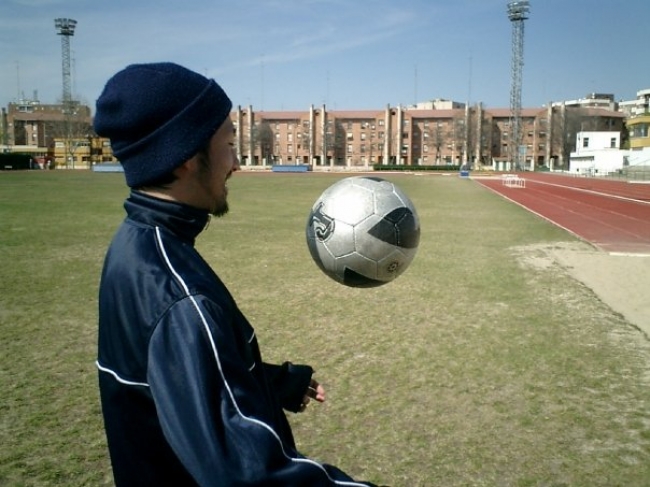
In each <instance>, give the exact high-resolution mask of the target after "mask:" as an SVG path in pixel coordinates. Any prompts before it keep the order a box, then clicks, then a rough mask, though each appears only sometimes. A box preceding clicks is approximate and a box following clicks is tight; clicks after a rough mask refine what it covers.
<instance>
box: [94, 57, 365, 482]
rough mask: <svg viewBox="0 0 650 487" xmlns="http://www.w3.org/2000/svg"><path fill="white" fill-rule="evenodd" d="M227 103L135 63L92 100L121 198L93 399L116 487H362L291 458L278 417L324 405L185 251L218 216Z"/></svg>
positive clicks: (225, 162)
mask: <svg viewBox="0 0 650 487" xmlns="http://www.w3.org/2000/svg"><path fill="white" fill-rule="evenodd" d="M231 107H232V104H231V102H230V100H229V99H228V96H227V95H226V93H225V92H224V91H223V90H222V89H221V87H220V86H219V85H218V84H217V83H216V82H215V81H214V80H208V79H207V78H205V77H203V76H201V75H200V74H197V73H195V72H192V71H189V70H187V69H185V68H183V67H181V66H178V65H176V64H172V63H157V64H136V65H131V66H128V67H127V68H125V69H124V70H122V71H120V72H118V73H117V74H116V75H114V76H113V77H112V78H111V79H110V80H109V81H108V82H107V84H106V86H105V88H104V90H103V92H102V94H101V96H100V97H99V99H98V100H97V111H96V116H95V120H94V126H95V130H96V132H97V134H99V135H101V136H105V137H108V138H109V139H110V141H111V146H112V149H113V151H114V154H115V156H116V157H117V158H118V159H119V160H120V162H121V164H122V166H123V168H124V173H125V176H126V183H127V185H128V186H129V187H130V188H131V193H130V195H129V196H128V198H127V199H126V202H125V205H124V206H125V209H126V213H127V216H126V219H125V220H124V222H123V223H122V225H121V226H120V228H119V229H118V230H117V233H116V235H115V236H114V238H113V241H112V243H111V245H110V247H109V249H108V253H107V255H106V260H105V263H104V268H103V271H102V276H101V283H100V289H99V353H98V359H97V367H98V368H99V388H100V394H101V402H102V410H103V416H104V423H105V427H106V435H107V439H108V447H109V450H110V455H111V462H112V466H113V474H114V478H115V483H116V485H117V486H118V487H124V486H156V487H160V486H174V487H184V486H192V485H201V486H223V487H225V486H235V485H236V486H245V485H257V486H311V487H316V486H330V485H344V486H361V485H372V484H369V483H361V482H355V481H354V480H352V479H351V478H350V477H349V476H348V475H346V474H345V473H343V472H342V471H340V470H339V469H337V468H335V467H333V466H330V465H324V464H320V463H317V462H315V461H313V460H310V459H307V458H305V457H304V456H302V455H301V454H300V453H298V452H297V451H296V446H295V443H294V440H293V437H292V433H291V429H290V426H289V423H288V421H287V419H286V417H285V413H284V411H283V408H284V409H286V410H288V411H291V412H299V411H302V410H304V409H305V407H306V406H307V404H308V403H309V402H310V400H316V401H318V402H322V401H324V400H325V391H324V390H323V387H322V386H321V385H320V384H319V383H318V382H317V381H316V380H315V379H314V378H312V374H313V370H312V368H311V367H309V366H306V365H294V364H291V363H290V362H285V363H284V364H282V365H270V364H267V363H264V362H263V361H262V357H261V355H260V350H259V348H258V344H257V339H256V337H255V332H254V330H253V328H252V327H251V325H250V324H249V322H248V321H247V320H246V318H245V317H244V315H243V314H242V313H241V311H240V310H239V309H238V307H237V304H236V303H235V301H234V299H233V298H232V296H231V295H230V293H229V292H228V289H227V288H226V286H225V285H224V283H222V282H221V280H220V279H219V277H218V276H217V275H216V274H215V273H214V271H213V270H212V269H211V268H210V266H209V265H208V264H207V263H206V262H205V261H204V260H203V258H202V257H201V256H200V255H199V254H198V252H197V251H196V249H195V248H194V241H195V239H196V237H197V236H198V235H199V233H201V231H202V230H203V229H205V227H206V225H207V223H208V221H209V220H210V216H211V215H214V216H222V215H225V214H226V213H227V212H228V202H227V195H228V189H227V186H226V182H227V180H228V178H230V176H231V175H232V174H233V172H235V171H237V170H238V169H239V161H238V160H237V156H236V154H235V151H234V148H233V145H234V128H233V124H232V122H231V120H230V117H229V114H230V110H231Z"/></svg>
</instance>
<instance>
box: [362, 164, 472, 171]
mask: <svg viewBox="0 0 650 487" xmlns="http://www.w3.org/2000/svg"><path fill="white" fill-rule="evenodd" d="M372 169H373V170H374V171H444V172H450V171H453V172H455V171H460V166H455V165H451V166H409V165H399V166H398V165H396V164H392V165H382V164H374V165H373V166H372Z"/></svg>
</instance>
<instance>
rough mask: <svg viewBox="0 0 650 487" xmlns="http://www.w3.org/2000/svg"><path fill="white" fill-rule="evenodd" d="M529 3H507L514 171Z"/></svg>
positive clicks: (517, 163)
mask: <svg viewBox="0 0 650 487" xmlns="http://www.w3.org/2000/svg"><path fill="white" fill-rule="evenodd" d="M529 9H530V2H529V1H528V0H519V1H516V2H510V3H508V18H509V19H510V22H512V62H511V84H510V140H509V143H508V156H509V159H510V162H511V163H513V164H514V165H515V168H516V169H519V168H521V167H522V164H521V163H522V160H521V158H522V157H521V156H522V155H523V154H522V153H521V149H520V147H521V144H522V140H523V137H522V124H521V78H522V77H521V75H522V68H523V65H524V21H525V20H526V19H527V18H528V12H529Z"/></svg>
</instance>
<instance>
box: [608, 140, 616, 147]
mask: <svg viewBox="0 0 650 487" xmlns="http://www.w3.org/2000/svg"><path fill="white" fill-rule="evenodd" d="M609 146H610V147H611V148H612V149H616V137H612V138H611V139H609Z"/></svg>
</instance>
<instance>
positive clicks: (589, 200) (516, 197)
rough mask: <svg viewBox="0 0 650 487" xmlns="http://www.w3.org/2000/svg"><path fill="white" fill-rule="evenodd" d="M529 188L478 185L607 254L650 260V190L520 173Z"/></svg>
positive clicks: (497, 181)
mask: <svg viewBox="0 0 650 487" xmlns="http://www.w3.org/2000/svg"><path fill="white" fill-rule="evenodd" d="M519 177H521V178H523V179H524V180H525V183H526V187H525V188H510V187H506V186H505V185H503V182H502V179H501V178H500V177H487V178H472V179H473V180H475V181H476V182H478V183H479V184H482V185H483V186H485V187H487V188H489V189H491V190H492V191H494V192H495V193H497V194H499V195H501V196H503V197H504V198H507V199H509V200H511V201H513V202H514V203H516V204H518V205H520V206H522V207H524V208H526V209H527V210H529V211H531V212H533V213H535V214H537V215H539V216H541V217H542V218H545V219H547V220H549V221H550V222H552V223H554V224H555V225H558V226H559V227H562V228H564V229H565V230H567V231H569V232H571V233H573V234H574V235H576V236H578V237H579V238H581V239H583V240H586V241H588V242H590V243H591V244H593V245H594V246H596V247H598V248H600V249H602V250H604V251H606V252H609V253H632V254H648V255H650V184H646V183H628V182H626V181H613V180H606V179H597V178H581V177H572V176H564V175H556V174H549V173H519Z"/></svg>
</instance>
